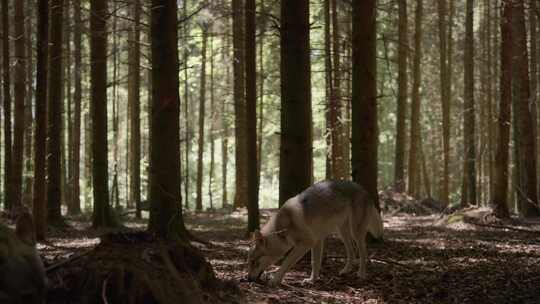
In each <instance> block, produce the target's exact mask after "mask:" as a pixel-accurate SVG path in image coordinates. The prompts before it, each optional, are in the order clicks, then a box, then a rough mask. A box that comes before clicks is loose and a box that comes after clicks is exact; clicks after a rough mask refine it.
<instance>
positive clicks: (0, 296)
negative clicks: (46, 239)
mask: <svg viewBox="0 0 540 304" xmlns="http://www.w3.org/2000/svg"><path fill="white" fill-rule="evenodd" d="M35 243H36V242H35V234H34V225H33V222H32V217H31V216H30V214H28V213H26V214H22V215H21V216H20V217H19V219H18V220H17V228H16V231H15V232H13V231H11V230H10V229H9V228H7V227H6V226H3V225H0V303H13V304H19V303H21V304H22V303H29V304H37V303H43V301H44V298H45V286H46V277H45V270H44V267H43V263H42V262H41V259H40V258H39V255H38V253H37V250H36V247H35Z"/></svg>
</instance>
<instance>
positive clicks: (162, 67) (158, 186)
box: [148, 0, 187, 239]
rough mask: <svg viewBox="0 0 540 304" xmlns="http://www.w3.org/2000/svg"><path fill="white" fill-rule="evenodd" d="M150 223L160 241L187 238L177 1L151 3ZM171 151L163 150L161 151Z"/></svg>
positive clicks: (167, 0)
mask: <svg viewBox="0 0 540 304" xmlns="http://www.w3.org/2000/svg"><path fill="white" fill-rule="evenodd" d="M152 7H153V9H152V15H151V16H152V23H151V24H152V25H151V33H152V43H151V45H152V80H153V90H152V93H153V94H152V115H151V125H150V128H151V130H152V141H151V142H150V145H151V146H152V148H151V156H150V172H151V176H150V178H151V181H150V202H152V205H151V206H150V221H149V223H148V230H150V231H152V232H155V233H157V234H158V235H160V236H161V237H164V238H169V239H174V238H178V237H185V236H186V235H187V230H186V228H185V226H184V220H183V216H182V196H181V194H180V184H181V181H180V170H179V169H180V155H181V154H180V134H179V131H178V130H179V129H180V119H179V118H180V115H179V114H180V95H179V90H178V89H179V79H178V67H179V64H178V48H177V43H178V32H177V23H178V20H177V19H178V17H177V3H176V0H152ZM165 146H168V147H169V149H166V150H163V149H162V147H165Z"/></svg>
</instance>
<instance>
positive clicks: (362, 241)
mask: <svg viewBox="0 0 540 304" xmlns="http://www.w3.org/2000/svg"><path fill="white" fill-rule="evenodd" d="M359 228H360V229H359V231H358V234H355V235H354V240H355V243H356V245H357V246H358V255H359V257H360V264H359V268H358V277H359V278H360V279H365V278H366V263H367V246H366V235H367V226H366V225H360V227H359Z"/></svg>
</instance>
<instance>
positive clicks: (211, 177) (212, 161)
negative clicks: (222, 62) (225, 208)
mask: <svg viewBox="0 0 540 304" xmlns="http://www.w3.org/2000/svg"><path fill="white" fill-rule="evenodd" d="M214 93H215V92H214V37H213V35H212V36H211V37H210V131H209V134H208V140H209V141H210V168H208V200H209V203H210V209H214V191H213V190H214V187H213V186H214V171H215V170H214V168H215V144H214V143H215V125H216V124H215V121H216V111H215V109H214V106H215V102H214V101H215V94H214Z"/></svg>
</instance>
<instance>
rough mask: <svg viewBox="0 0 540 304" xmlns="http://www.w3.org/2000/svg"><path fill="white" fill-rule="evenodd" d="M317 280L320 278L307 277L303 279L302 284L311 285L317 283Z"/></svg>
mask: <svg viewBox="0 0 540 304" xmlns="http://www.w3.org/2000/svg"><path fill="white" fill-rule="evenodd" d="M319 280H320V278H314V277H310V278H309V279H303V280H302V285H313V284H315V283H317V282H318V281H319Z"/></svg>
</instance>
